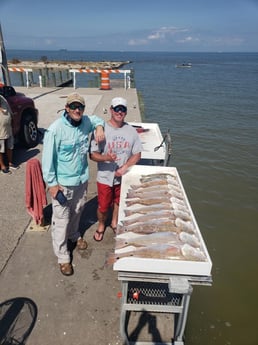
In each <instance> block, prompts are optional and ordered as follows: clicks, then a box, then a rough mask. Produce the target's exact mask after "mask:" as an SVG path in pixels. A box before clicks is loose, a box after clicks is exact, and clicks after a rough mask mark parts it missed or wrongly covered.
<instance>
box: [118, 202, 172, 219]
mask: <svg viewBox="0 0 258 345" xmlns="http://www.w3.org/2000/svg"><path fill="white" fill-rule="evenodd" d="M160 210H171V204H170V203H167V204H164V203H163V204H155V205H149V206H142V207H137V208H134V209H124V213H125V216H126V217H128V216H132V215H133V214H135V213H140V214H146V213H152V212H157V211H160Z"/></svg>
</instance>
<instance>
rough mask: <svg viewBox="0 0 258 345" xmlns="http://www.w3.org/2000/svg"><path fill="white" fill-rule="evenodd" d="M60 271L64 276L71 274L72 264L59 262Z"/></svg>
mask: <svg viewBox="0 0 258 345" xmlns="http://www.w3.org/2000/svg"><path fill="white" fill-rule="evenodd" d="M59 267H60V271H61V273H62V274H63V275H64V276H71V275H73V266H72V265H71V264H69V263H64V264H59Z"/></svg>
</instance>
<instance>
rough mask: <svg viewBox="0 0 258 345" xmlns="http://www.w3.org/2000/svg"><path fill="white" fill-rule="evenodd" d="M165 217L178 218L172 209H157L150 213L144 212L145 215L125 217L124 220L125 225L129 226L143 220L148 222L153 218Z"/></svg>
mask: <svg viewBox="0 0 258 345" xmlns="http://www.w3.org/2000/svg"><path fill="white" fill-rule="evenodd" d="M163 218H165V219H166V218H167V219H174V220H175V219H176V217H175V215H174V213H173V212H172V211H171V210H161V211H157V212H153V213H148V214H144V215H140V216H136V217H132V218H127V219H124V220H123V221H122V223H123V225H124V226H128V225H133V224H135V225H136V226H137V223H141V222H143V223H144V222H147V221H149V220H151V219H153V220H155V219H159V220H160V219H163Z"/></svg>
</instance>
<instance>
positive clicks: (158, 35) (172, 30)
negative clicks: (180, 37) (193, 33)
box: [148, 26, 188, 40]
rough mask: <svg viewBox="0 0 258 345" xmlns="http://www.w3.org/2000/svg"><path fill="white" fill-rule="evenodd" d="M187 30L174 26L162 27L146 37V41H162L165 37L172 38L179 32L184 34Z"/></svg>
mask: <svg viewBox="0 0 258 345" xmlns="http://www.w3.org/2000/svg"><path fill="white" fill-rule="evenodd" d="M186 31H188V30H187V29H184V28H177V27H174V26H168V27H167V26H163V27H161V28H160V29H158V30H156V31H154V32H153V33H151V34H150V35H149V36H148V40H163V39H166V38H167V37H170V36H174V35H176V34H178V33H181V32H186Z"/></svg>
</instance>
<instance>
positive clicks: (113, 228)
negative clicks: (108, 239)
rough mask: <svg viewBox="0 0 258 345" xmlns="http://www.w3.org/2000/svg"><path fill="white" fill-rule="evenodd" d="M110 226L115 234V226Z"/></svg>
mask: <svg viewBox="0 0 258 345" xmlns="http://www.w3.org/2000/svg"><path fill="white" fill-rule="evenodd" d="M110 228H111V229H112V230H113V232H114V234H116V226H115V227H114V226H112V225H110Z"/></svg>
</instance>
